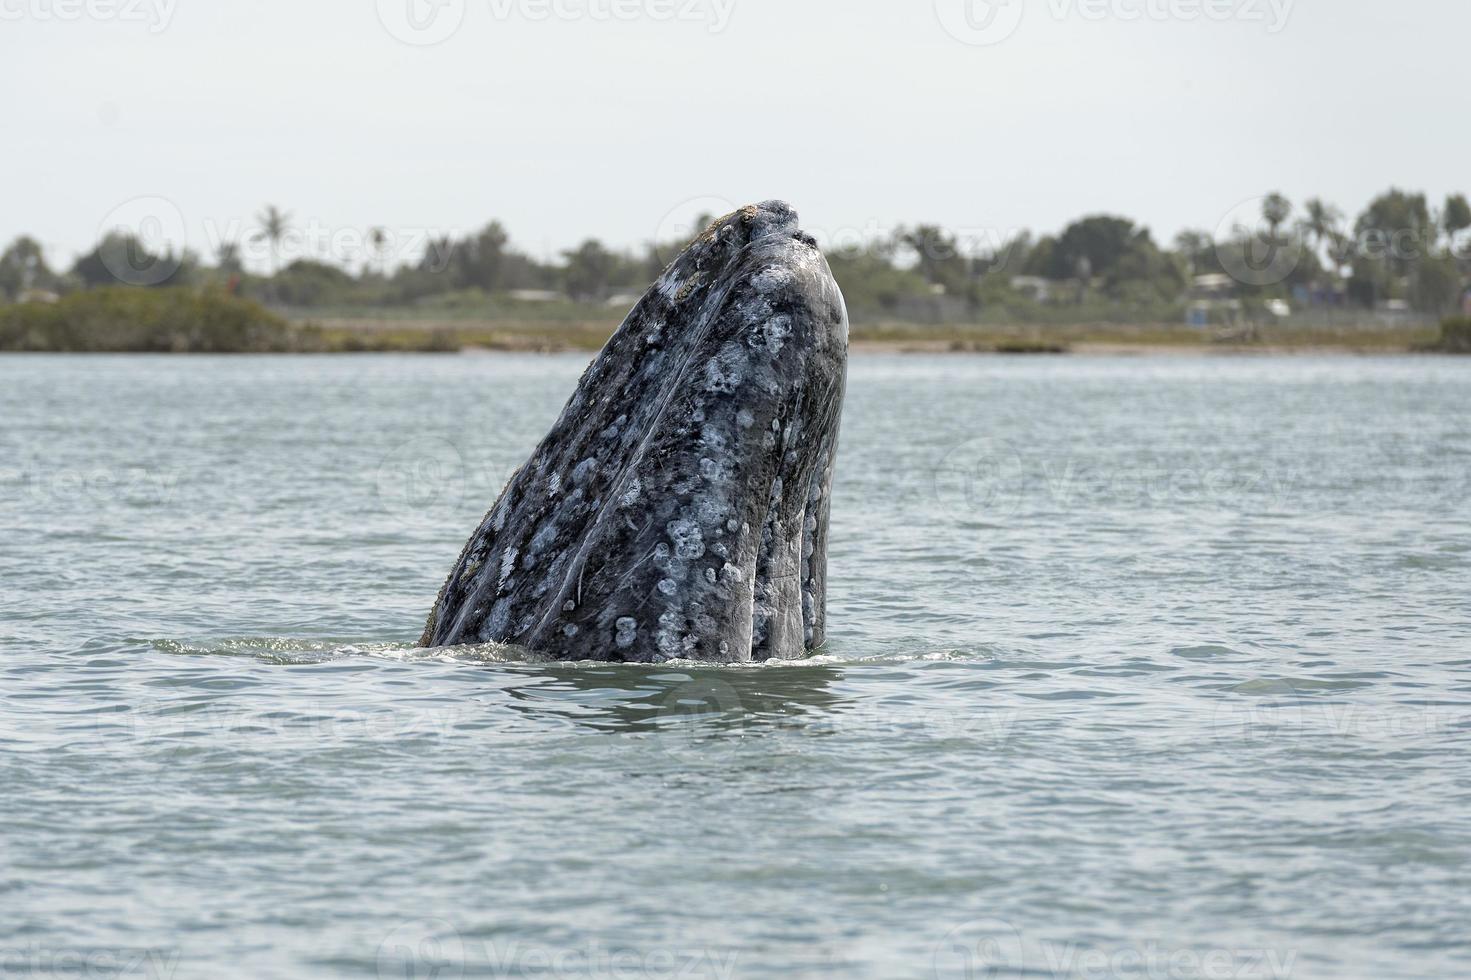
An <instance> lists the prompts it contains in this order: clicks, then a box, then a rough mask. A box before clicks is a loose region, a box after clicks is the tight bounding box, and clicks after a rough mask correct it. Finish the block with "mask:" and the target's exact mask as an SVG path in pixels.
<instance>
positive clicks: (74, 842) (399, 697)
mask: <svg viewBox="0 0 1471 980" xmlns="http://www.w3.org/2000/svg"><path fill="white" fill-rule="evenodd" d="M585 363H586V358H585V357H581V356H549V357H546V356H531V355H526V356H521V355H489V354H485V355H461V356H403V357H397V356H347V357H262V358H255V357H227V358H212V357H190V356H175V357H143V356H118V357H114V356H97V357H91V356H64V357H51V356H6V357H0V976H7V977H8V976H13V975H20V976H49V975H53V974H54V975H63V976H73V977H75V976H82V977H103V976H105V977H113V976H140V977H227V976H249V977H317V976H322V977H337V976H344V977H364V976H366V977H378V978H383V980H387V978H392V977H409V978H429V977H433V978H439V980H443V978H455V977H478V976H558V977H561V976H570V977H617V978H643V977H688V976H716V977H758V978H759V977H773V976H814V977H816V976H832V977H875V978H897V977H1013V976H1017V977H1020V976H1027V977H1048V976H1068V977H1150V978H1153V977H1200V978H1218V977H1219V978H1226V977H1230V978H1236V977H1334V978H1338V977H1373V978H1424V977H1456V976H1467V975H1471V479H1468V477H1471V360H1452V359H1442V358H1430V357H1423V358H1419V357H1397V358H1383V359H1380V358H1352V357H1306V356H1302V357H1251V358H1244V357H1238V358H1233V357H1191V356H1179V357H1151V358H1124V357H1118V358H1096V359H1095V358H1088V357H1064V358H1010V359H1009V358H996V357H976V356H965V355H956V356H934V357H930V356H918V355H915V356H898V355H895V356H887V355H861V354H860V355H855V356H854V358H853V361H852V365H851V371H850V381H849V391H848V400H847V406H846V411H845V416H844V420H843V436H842V446H841V452H840V457H839V467H838V477H837V486H836V493H835V503H834V510H833V528H832V549H831V556H830V571H831V576H830V578H831V586H830V602H829V609H830V615H829V621H830V629H831V639H830V643H829V645H828V646H827V648H826V649H824V650H823V651H822V652H821V653H820V655H818V656H815V657H813V658H812V659H811V660H808V661H804V662H798V663H790V664H781V665H760V666H745V667H725V668H714V667H701V666H696V665H690V664H668V665H662V666H658V667H648V666H607V665H564V664H548V663H538V662H535V661H534V660H533V659H531V658H528V657H526V656H524V655H518V654H517V653H516V652H515V651H511V650H505V649H494V648H475V649H464V650H438V651H421V650H416V649H415V648H414V647H413V642H414V641H415V639H416V638H417V637H418V635H419V631H420V629H421V628H422V626H423V622H424V619H425V616H426V614H427V613H428V610H429V607H430V604H431V602H432V600H433V598H434V595H435V593H436V591H437V590H438V588H439V586H440V584H441V581H442V579H443V576H444V575H445V574H446V573H447V572H448V570H449V567H450V566H451V564H452V563H453V562H454V560H455V558H456V556H457V555H458V553H459V549H460V547H461V545H462V544H463V543H464V541H465V539H466V538H467V537H468V536H469V534H470V532H471V530H472V529H473V528H474V527H475V525H476V524H477V522H478V521H479V519H480V517H481V515H482V514H483V513H484V512H485V511H486V509H488V507H489V506H490V503H491V502H492V500H493V499H494V497H495V495H496V493H497V491H498V489H499V488H500V486H501V485H502V483H503V482H504V481H505V479H506V478H507V477H508V476H509V475H510V473H511V471H512V470H513V469H514V468H515V466H517V465H518V464H519V463H520V462H521V461H522V459H523V458H524V457H525V456H526V455H527V454H528V453H529V451H530V449H531V448H532V446H533V445H534V444H535V443H536V441H537V440H538V439H539V438H540V436H541V435H542V433H543V432H544V431H545V430H546V428H547V427H548V426H549V424H550V423H551V421H552V420H553V419H554V417H555V416H556V414H557V412H558V411H559V409H560V407H561V405H562V403H563V402H564V400H565V399H566V398H567V396H568V395H569V394H570V393H571V391H572V388H573V386H574V384H575V382H576V379H577V377H578V375H579V373H580V372H581V370H582V368H583V367H584V365H585Z"/></svg>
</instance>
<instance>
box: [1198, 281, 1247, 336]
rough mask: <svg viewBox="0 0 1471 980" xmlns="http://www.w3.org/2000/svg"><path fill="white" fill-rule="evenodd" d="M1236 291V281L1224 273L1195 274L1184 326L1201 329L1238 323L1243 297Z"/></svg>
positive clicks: (1230, 325) (1232, 325)
mask: <svg viewBox="0 0 1471 980" xmlns="http://www.w3.org/2000/svg"><path fill="white" fill-rule="evenodd" d="M1235 292H1236V280H1235V279H1232V278H1231V277H1230V276H1228V275H1226V274H1225V273H1224V272H1211V273H1207V274H1205V275H1203V276H1196V277H1195V278H1194V279H1193V280H1191V283H1190V305H1189V306H1188V307H1186V309H1185V325H1186V326H1190V327H1197V328H1200V329H1207V328H1210V327H1223V326H1224V327H1234V326H1236V325H1237V324H1238V323H1239V322H1240V320H1241V300H1239V299H1237V298H1236V296H1235Z"/></svg>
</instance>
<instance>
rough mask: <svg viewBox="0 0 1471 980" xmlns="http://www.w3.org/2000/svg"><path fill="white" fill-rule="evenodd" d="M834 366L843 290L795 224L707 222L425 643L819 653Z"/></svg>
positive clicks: (606, 653)
mask: <svg viewBox="0 0 1471 980" xmlns="http://www.w3.org/2000/svg"><path fill="white" fill-rule="evenodd" d="M847 357H848V317H847V310H846V308H845V306H844V303H843V297H842V293H841V292H840V291H839V289H838V286H837V283H836V282H835V281H834V280H833V277H832V272H831V271H830V270H829V269H828V265H827V261H826V260H825V259H824V258H823V256H822V253H821V251H820V250H819V249H818V248H817V245H816V243H815V242H814V241H813V240H812V239H811V238H810V237H809V236H807V235H805V234H803V233H802V232H800V231H799V230H798V228H797V216H796V214H795V213H794V212H793V211H792V209H791V208H790V207H788V206H787V205H785V204H782V203H780V202H767V203H765V204H760V205H753V206H749V207H746V208H742V209H741V210H739V211H737V212H735V213H733V214H730V215H727V216H726V217H724V218H721V219H720V220H718V221H716V222H715V223H714V224H713V225H711V226H710V228H708V229H707V230H706V231H705V232H704V234H702V235H701V236H700V237H699V238H698V239H697V240H696V241H695V242H693V243H692V244H691V245H690V246H689V247H688V248H687V249H686V250H685V251H684V252H683V253H682V254H681V255H680V256H679V257H678V258H677V259H676V260H675V261H674V263H673V264H672V265H670V267H669V268H668V269H667V270H666V271H665V272H664V274H663V275H662V276H661V277H660V278H659V280H658V281H657V282H656V283H655V284H654V285H653V286H652V287H651V288H650V289H649V291H648V292H647V293H646V294H645V295H644V296H643V298H642V299H641V300H640V301H639V303H638V305H636V306H635V307H634V309H633V311H632V312H631V313H630V314H629V315H628V318H627V319H626V320H624V322H623V324H622V326H620V327H619V329H618V331H617V332H616V333H615V334H614V335H613V337H612V338H611V339H610V340H609V341H608V343H607V345H606V346H605V347H604V348H603V351H602V353H600V354H599V355H598V357H597V359H596V360H594V361H593V363H592V364H591V365H590V366H589V367H588V369H587V371H586V373H585V374H584V375H583V376H582V380H581V381H580V382H579V383H578V386H577V390H576V391H575V392H574V393H573V395H572V398H571V400H569V401H568V403H567V405H566V407H565V408H564V409H563V411H562V414H561V416H560V418H558V420H557V422H556V424H555V425H554V426H553V427H552V430H551V432H549V433H548V434H547V436H546V438H545V439H543V440H542V442H541V444H540V445H539V446H538V447H537V448H536V451H535V452H534V453H532V456H531V458H530V459H529V460H528V461H527V462H526V463H525V464H524V465H523V466H522V467H521V468H520V469H519V470H518V471H517V472H516V475H515V476H514V477H512V479H511V481H510V482H509V483H508V484H507V485H506V488H505V490H504V491H502V493H501V496H500V498H499V499H498V500H497V501H496V503H495V505H494V506H493V507H492V508H491V510H490V513H489V514H487V515H486V517H485V519H484V520H483V521H482V522H481V524H480V526H479V527H478V528H477V529H476V531H475V533H474V535H473V536H472V537H471V538H470V540H469V542H468V543H467V544H466V546H465V549H464V551H463V552H462V553H461V554H460V558H459V560H458V561H457V562H456V563H455V566H454V569H453V571H452V572H451V573H450V576H449V578H448V580H447V581H446V582H445V584H444V588H443V589H442V590H441V591H440V593H439V598H438V600H437V601H436V602H435V605H434V610H433V612H432V613H431V614H430V617H429V623H428V625H427V626H426V628H425V630H424V635H423V637H422V639H421V641H420V642H421V644H422V645H424V646H448V645H455V644H462V643H479V642H491V641H494V642H503V643H511V644H515V645H518V646H521V647H524V648H526V649H529V650H531V651H534V652H536V653H539V654H543V655H546V656H550V657H554V658H557V659H560V660H603V661H634V662H660V661H664V660H671V659H689V660H702V661H722V662H731V661H750V660H766V659H771V658H780V659H791V658H796V657H800V656H803V655H805V654H806V653H807V652H808V651H811V650H813V649H815V648H817V647H818V646H820V645H821V644H822V642H823V639H824V634H825V622H824V617H825V609H826V592H827V535H828V511H829V506H830V501H831V489H832V478H833V464H834V460H835V458H836V451H837V438H838V422H839V416H840V413H841V409H842V402H843V392H844V385H845V381H846V372H847Z"/></svg>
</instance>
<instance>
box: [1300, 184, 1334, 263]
mask: <svg viewBox="0 0 1471 980" xmlns="http://www.w3.org/2000/svg"><path fill="white" fill-rule="evenodd" d="M1303 209H1304V210H1305V211H1307V220H1306V221H1305V222H1304V223H1303V227H1304V228H1305V229H1306V230H1307V232H1308V234H1310V235H1312V236H1313V245H1314V247H1316V248H1317V249H1318V250H1319V251H1321V250H1322V248H1323V243H1324V242H1326V241H1327V240H1328V239H1329V238H1330V237H1332V235H1333V234H1334V233H1335V232H1337V231H1338V222H1339V221H1340V220H1342V218H1343V212H1342V211H1339V210H1338V209H1337V208H1335V207H1334V206H1333V205H1331V204H1326V203H1324V202H1323V200H1322V199H1321V198H1317V197H1315V198H1313V199H1312V200H1310V201H1308V202H1307V203H1306V204H1304V205H1303Z"/></svg>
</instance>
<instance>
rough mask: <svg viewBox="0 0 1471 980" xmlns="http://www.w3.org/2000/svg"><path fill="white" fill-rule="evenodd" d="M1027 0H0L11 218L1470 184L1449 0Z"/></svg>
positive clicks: (977, 225)
mask: <svg viewBox="0 0 1471 980" xmlns="http://www.w3.org/2000/svg"><path fill="white" fill-rule="evenodd" d="M1010 2H1011V6H1008V5H1006V4H1004V3H993V4H989V5H988V4H986V3H985V2H984V0H251V2H245V0H0V85H3V90H4V92H5V93H6V95H5V106H6V109H7V111H6V113H5V120H4V123H3V131H4V137H3V145H4V148H5V152H4V153H3V154H0V176H3V179H4V184H3V186H4V187H5V188H6V194H5V201H4V204H5V206H4V207H3V208H0V242H8V241H9V240H10V239H12V238H13V237H15V236H16V235H17V234H20V233H22V232H26V233H31V234H34V235H35V236H36V237H38V238H39V239H41V241H42V242H43V243H44V244H45V245H46V246H47V247H48V251H49V257H50V259H51V261H52V264H53V265H55V266H58V267H63V268H64V267H66V266H69V265H70V262H71V259H72V258H73V257H74V256H75V254H76V253H78V252H80V251H82V250H84V249H86V248H87V247H89V246H90V245H91V244H92V243H93V242H94V241H95V240H96V238H97V237H98V235H99V232H100V230H101V229H102V228H103V227H104V226H108V227H110V226H112V225H114V224H127V225H130V226H131V225H134V224H139V223H142V224H147V225H148V229H149V230H151V233H152V234H153V235H154V236H155V238H156V237H158V236H160V235H162V236H163V237H164V238H166V239H168V240H174V239H183V240H185V241H186V242H187V244H188V245H189V246H190V247H192V248H194V249H196V250H198V251H200V252H201V253H203V254H204V255H205V256H206V257H208V256H209V255H210V254H211V253H212V252H213V246H214V244H215V243H216V242H217V241H218V240H220V238H222V237H239V236H241V235H242V234H244V233H248V232H249V230H250V229H252V228H253V227H254V224H255V221H254V216H255V215H256V213H257V212H258V211H259V210H260V208H261V206H262V205H263V204H265V203H266V202H270V203H274V204H277V205H280V206H281V207H282V208H284V209H286V210H287V211H289V212H291V214H292V215H293V220H294V223H295V224H296V225H297V226H298V228H300V229H302V230H303V231H309V232H310V234H311V235H312V236H313V241H314V242H315V243H316V244H314V245H312V246H309V247H310V248H318V249H325V250H328V251H333V250H335V251H336V252H338V253H342V252H344V251H349V252H350V251H352V250H353V249H355V248H357V247H358V246H359V244H360V242H361V239H362V236H363V234H364V231H365V229H366V228H368V227H370V226H373V225H382V226H385V227H387V228H389V229H390V230H391V231H393V232H394V234H395V235H396V237H397V239H398V240H399V241H400V242H401V247H403V248H407V249H411V248H412V247H413V244H412V243H413V241H414V240H417V239H421V238H422V236H423V234H425V233H440V232H447V233H462V232H466V231H469V230H472V229H474V228H476V227H478V226H480V225H482V224H484V223H485V222H486V221H487V220H489V219H491V218H499V219H500V220H501V221H502V222H504V223H505V225H506V226H507V227H508V229H509V230H510V232H511V235H512V237H513V240H514V241H515V242H516V243H517V244H518V245H519V246H520V247H522V248H524V249H526V250H527V251H529V252H531V253H532V254H534V255H537V256H539V257H548V256H551V255H553V254H555V252H556V251H557V250H559V249H562V248H566V247H570V246H572V245H574V244H575V243H576V242H577V241H579V240H580V239H581V238H583V237H586V236H589V235H592V236H597V237H600V238H602V239H603V240H604V241H606V242H608V243H610V244H613V245H618V246H631V245H637V244H640V243H642V242H645V241H648V240H650V239H653V238H654V237H656V236H657V235H660V234H661V233H663V234H664V235H666V236H667V235H668V234H669V233H670V232H671V231H672V230H678V228H679V226H680V225H682V224H686V223H688V221H689V219H690V217H692V215H693V214H694V213H695V212H697V211H701V210H716V209H717V208H718V207H719V205H720V204H721V202H731V203H733V204H739V203H745V202H747V201H754V200H762V199H765V198H771V197H780V198H785V199H786V200H789V201H791V202H792V203H793V204H794V205H795V206H796V207H797V209H798V211H799V212H800V213H801V215H802V218H803V224H804V225H805V226H807V227H808V228H810V229H814V230H815V231H816V233H817V234H818V235H819V237H821V238H825V239H827V240H829V241H832V240H845V239H849V238H852V237H855V236H860V235H864V234H869V233H873V232H877V231H879V230H882V229H887V228H889V227H891V226H893V225H896V224H900V223H917V222H927V223H937V224H941V225H945V226H947V227H951V228H955V229H960V230H961V231H962V233H963V234H964V235H965V236H966V237H968V238H969V239H972V240H975V241H979V242H981V243H984V242H985V240H986V239H987V238H989V237H994V238H998V239H999V238H1001V237H1005V236H1006V235H1007V234H1008V233H1010V232H1011V231H1012V230H1014V229H1019V228H1030V229H1033V230H1035V231H1055V230H1058V229H1060V228H1061V227H1062V226H1063V225H1064V224H1066V223H1067V222H1068V221H1069V220H1071V219H1073V218H1076V217H1079V216H1081V215H1083V214H1086V213H1096V212H1101V211H1108V212H1114V213H1119V214H1123V215H1125V216H1128V217H1131V218H1134V219H1136V220H1138V221H1141V222H1143V223H1144V224H1146V225H1148V226H1149V227H1150V228H1151V229H1152V230H1153V231H1154V233H1155V235H1156V237H1157V238H1158V239H1160V240H1161V241H1168V240H1169V239H1170V238H1171V237H1173V235H1174V234H1175V232H1177V231H1178V230H1180V229H1181V228H1183V227H1187V226H1188V227H1203V228H1213V227H1215V226H1217V225H1218V224H1219V223H1220V222H1221V221H1222V220H1223V219H1224V218H1225V217H1226V216H1227V215H1228V214H1230V213H1232V211H1233V209H1236V208H1238V206H1240V205H1241V204H1242V202H1244V201H1250V200H1251V199H1253V198H1257V197H1259V196H1261V195H1262V194H1264V193H1265V192H1267V191H1270V190H1281V191H1283V192H1285V193H1286V194H1287V195H1288V196H1289V197H1290V198H1292V199H1293V200H1294V201H1298V202H1300V201H1301V200H1302V199H1304V198H1305V197H1308V196H1312V195H1321V196H1323V197H1325V198H1327V199H1329V200H1330V201H1333V202H1335V203H1337V204H1339V205H1340V206H1342V207H1344V208H1345V209H1346V210H1348V211H1350V212H1356V211H1358V210H1359V209H1361V208H1362V206H1363V205H1364V204H1365V203H1366V202H1367V201H1368V199H1369V198H1370V197H1371V196H1372V195H1373V194H1374V193H1376V192H1378V191H1380V190H1383V189H1385V188H1387V187H1388V186H1390V185H1400V186H1405V187H1409V188H1414V189H1422V190H1425V191H1427V192H1429V193H1430V194H1431V195H1432V198H1433V199H1435V200H1437V201H1438V200H1439V199H1440V198H1442V197H1443V196H1444V195H1445V193H1446V192H1448V191H1451V190H1466V191H1471V166H1468V165H1467V161H1468V158H1471V153H1468V150H1471V128H1468V120H1467V113H1466V109H1467V96H1466V91H1467V84H1468V83H1467V58H1466V55H1465V46H1466V43H1467V38H1468V37H1471V4H1467V3H1465V2H1463V0H1393V2H1390V0H1010ZM968 4H969V5H970V8H971V9H967V5H968ZM1018 14H1019V16H1020V20H1019V21H1018V20H1017V15H1018ZM411 15H412V16H411ZM988 15H989V17H988ZM415 24H417V25H419V27H420V28H422V29H420V30H416V29H415V26H414V25H415ZM425 41H437V42H438V43H434V44H425V43H411V42H425ZM150 219H151V223H150Z"/></svg>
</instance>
